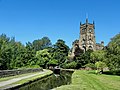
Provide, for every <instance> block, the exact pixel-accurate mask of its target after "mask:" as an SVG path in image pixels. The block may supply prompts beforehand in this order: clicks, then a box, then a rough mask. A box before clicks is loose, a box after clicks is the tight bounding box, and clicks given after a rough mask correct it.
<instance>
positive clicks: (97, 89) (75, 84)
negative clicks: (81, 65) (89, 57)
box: [55, 70, 120, 90]
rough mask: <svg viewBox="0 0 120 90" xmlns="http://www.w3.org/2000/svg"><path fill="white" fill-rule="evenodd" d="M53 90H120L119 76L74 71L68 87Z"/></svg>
mask: <svg viewBox="0 0 120 90" xmlns="http://www.w3.org/2000/svg"><path fill="white" fill-rule="evenodd" d="M55 90H120V76H115V75H104V74H103V75H96V74H94V71H84V70H76V71H75V72H74V74H73V76H72V83H71V84H70V85H64V86H61V87H58V88H56V89H55Z"/></svg>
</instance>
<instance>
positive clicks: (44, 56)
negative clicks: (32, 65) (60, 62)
mask: <svg viewBox="0 0 120 90" xmlns="http://www.w3.org/2000/svg"><path fill="white" fill-rule="evenodd" d="M36 58H37V59H38V60H37V65H39V66H41V67H43V68H47V63H48V62H49V60H50V59H51V56H50V53H49V52H48V50H47V49H44V50H40V51H37V52H36Z"/></svg>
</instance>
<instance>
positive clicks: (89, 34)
mask: <svg viewBox="0 0 120 90" xmlns="http://www.w3.org/2000/svg"><path fill="white" fill-rule="evenodd" d="M94 29H95V26H94V22H93V23H92V24H91V23H88V19H86V23H84V24H82V23H80V38H79V47H80V48H81V49H83V50H84V51H87V50H88V49H91V50H93V51H95V50H96V41H95V30H94Z"/></svg>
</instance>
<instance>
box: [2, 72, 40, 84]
mask: <svg viewBox="0 0 120 90" xmlns="http://www.w3.org/2000/svg"><path fill="white" fill-rule="evenodd" d="M36 73H38V72H34V74H36ZM32 74H33V73H27V74H20V75H16V76H9V77H3V78H0V82H1V81H7V80H10V79H13V78H18V77H24V76H27V75H32Z"/></svg>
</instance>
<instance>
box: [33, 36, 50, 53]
mask: <svg viewBox="0 0 120 90" xmlns="http://www.w3.org/2000/svg"><path fill="white" fill-rule="evenodd" d="M32 45H33V47H34V49H35V50H36V51H39V50H43V49H45V48H48V47H50V46H51V45H52V44H51V41H50V39H49V38H48V37H43V38H42V39H38V40H34V41H33V43H32Z"/></svg>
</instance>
